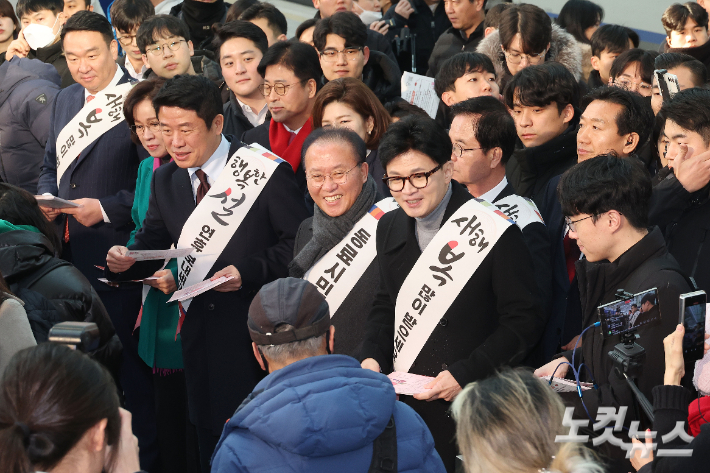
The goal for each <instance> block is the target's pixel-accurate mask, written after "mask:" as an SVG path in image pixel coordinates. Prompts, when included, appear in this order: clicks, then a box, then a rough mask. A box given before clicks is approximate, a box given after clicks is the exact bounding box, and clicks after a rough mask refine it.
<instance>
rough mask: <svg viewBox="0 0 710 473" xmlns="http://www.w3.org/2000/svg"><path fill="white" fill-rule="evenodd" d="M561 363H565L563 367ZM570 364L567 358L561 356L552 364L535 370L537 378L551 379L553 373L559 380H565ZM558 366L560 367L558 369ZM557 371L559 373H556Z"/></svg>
mask: <svg viewBox="0 0 710 473" xmlns="http://www.w3.org/2000/svg"><path fill="white" fill-rule="evenodd" d="M561 363H565V364H563V365H561ZM566 363H569V360H568V359H567V358H565V357H564V356H561V357H559V358H555V359H554V360H552V361H551V362H549V363H547V364H546V365H543V366H541V367H540V368H538V369H536V370H535V373H534V374H535V376H537V377H540V378H549V377H550V376H552V373H555V376H556V377H557V378H564V377H565V375H566V374H567V370H568V369H569V365H568V364H566ZM557 366H560V367H559V368H557ZM555 370H557V371H555Z"/></svg>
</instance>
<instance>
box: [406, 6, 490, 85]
mask: <svg viewBox="0 0 710 473" xmlns="http://www.w3.org/2000/svg"><path fill="white" fill-rule="evenodd" d="M427 8H428V7H427ZM483 31H484V29H483V22H481V23H480V24H479V25H478V27H477V28H476V29H475V30H474V31H473V33H471V34H470V35H469V36H468V38H466V39H464V38H463V37H462V36H461V32H460V31H459V30H457V29H455V28H454V27H453V26H452V27H450V28H449V29H448V30H446V31H444V33H442V34H441V36H439V39H437V40H436V44H434V48H433V49H432V52H431V56H429V69H428V70H427V73H426V75H427V76H429V77H436V74H437V73H438V72H439V69H441V65H442V64H443V63H444V61H446V60H447V59H449V58H450V57H451V56H453V55H454V54H456V53H460V52H463V51H469V52H472V53H475V52H476V48H478V43H480V42H481V40H482V39H483ZM417 43H419V40H418V39H417Z"/></svg>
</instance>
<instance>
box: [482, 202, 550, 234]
mask: <svg viewBox="0 0 710 473" xmlns="http://www.w3.org/2000/svg"><path fill="white" fill-rule="evenodd" d="M493 205H495V206H496V207H498V209H499V210H500V211H501V212H503V213H504V214H506V215H507V216H508V217H510V218H512V219H513V220H515V223H516V224H517V225H518V227H520V229H521V230H522V229H523V228H525V227H527V226H528V225H530V224H531V223H538V222H539V223H542V224H543V225H544V224H545V221H544V220H543V219H542V215H540V211H539V210H538V209H537V205H535V202H533V201H532V200H530V199H528V198H525V197H521V196H519V195H515V194H513V195H509V196H508V197H506V198H504V199H500V200H499V201H498V202H496V203H495V204H493Z"/></svg>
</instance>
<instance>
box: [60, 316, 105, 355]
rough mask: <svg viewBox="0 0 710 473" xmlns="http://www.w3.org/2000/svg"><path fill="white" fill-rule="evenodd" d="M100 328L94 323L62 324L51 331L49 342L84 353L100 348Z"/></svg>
mask: <svg viewBox="0 0 710 473" xmlns="http://www.w3.org/2000/svg"><path fill="white" fill-rule="evenodd" d="M99 338H100V337H99V327H98V326H97V325H96V324H95V323H93V322H60V323H58V324H56V325H55V326H53V327H52V328H51V329H49V337H48V339H49V341H50V342H52V343H61V344H62V345H67V346H68V347H69V348H72V349H74V350H79V351H81V352H84V353H88V352H92V351H94V350H96V349H97V348H98V347H99Z"/></svg>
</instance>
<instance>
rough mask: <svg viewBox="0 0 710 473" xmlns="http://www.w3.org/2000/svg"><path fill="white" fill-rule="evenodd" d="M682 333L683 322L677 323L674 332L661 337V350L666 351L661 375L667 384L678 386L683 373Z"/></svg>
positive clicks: (683, 333) (683, 329) (683, 328)
mask: <svg viewBox="0 0 710 473" xmlns="http://www.w3.org/2000/svg"><path fill="white" fill-rule="evenodd" d="M683 335H685V327H684V326H683V324H678V326H677V327H676V328H675V332H673V333H671V334H670V335H668V336H667V337H666V338H664V339H663V351H665V353H666V372H665V374H664V376H663V384H665V385H667V386H680V379H681V378H682V377H683V375H684V374H685V363H684V362H683Z"/></svg>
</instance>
